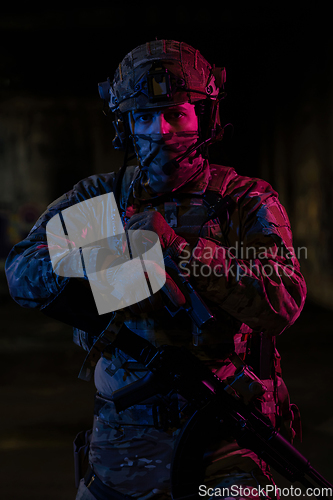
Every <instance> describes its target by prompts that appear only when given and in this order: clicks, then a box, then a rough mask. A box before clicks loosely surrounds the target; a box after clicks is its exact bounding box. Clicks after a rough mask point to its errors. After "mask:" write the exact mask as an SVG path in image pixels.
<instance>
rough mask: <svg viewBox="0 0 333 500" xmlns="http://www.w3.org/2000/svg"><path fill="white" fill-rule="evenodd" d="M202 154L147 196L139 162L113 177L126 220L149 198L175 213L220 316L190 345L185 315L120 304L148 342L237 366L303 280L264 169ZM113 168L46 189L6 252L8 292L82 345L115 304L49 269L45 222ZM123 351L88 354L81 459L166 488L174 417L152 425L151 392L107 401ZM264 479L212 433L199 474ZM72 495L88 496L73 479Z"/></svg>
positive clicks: (125, 364)
mask: <svg viewBox="0 0 333 500" xmlns="http://www.w3.org/2000/svg"><path fill="white" fill-rule="evenodd" d="M203 165H204V166H203V167H202V169H201V171H200V175H199V176H197V177H196V178H195V179H193V180H189V182H187V183H185V184H184V185H183V186H181V187H180V188H179V189H178V190H177V192H172V193H170V194H168V195H165V196H163V197H158V196H157V197H151V196H150V193H149V190H147V189H145V186H144V183H142V178H141V180H140V175H138V174H139V170H138V169H136V168H134V167H129V168H128V169H127V171H126V174H125V177H124V179H123V183H122V195H121V200H120V211H121V216H122V219H123V221H124V222H126V221H127V220H128V219H129V218H130V217H131V216H132V215H133V214H135V213H138V212H142V211H144V210H157V211H159V212H160V213H161V214H162V215H163V216H165V218H166V220H168V219H169V220H170V212H169V209H170V204H171V208H172V214H173V215H174V216H175V217H176V221H174V217H173V218H172V220H173V226H174V227H173V229H174V230H175V232H176V233H177V234H178V235H180V236H181V237H182V238H185V240H186V241H187V242H188V243H190V245H191V246H192V248H194V249H195V252H194V258H193V259H192V261H191V264H190V265H189V266H188V269H190V272H191V278H190V279H191V282H192V284H193V286H194V287H195V289H196V290H197V291H198V292H199V293H200V294H201V295H202V297H203V299H204V300H205V301H207V303H208V305H209V307H210V308H211V310H212V311H213V313H214V314H215V316H216V318H217V320H218V324H217V326H216V328H214V329H211V330H207V331H203V333H202V334H201V335H200V336H199V338H198V339H197V342H196V343H197V345H196V346H194V345H193V336H192V333H191V328H190V326H189V324H188V323H187V319H186V318H182V320H181V321H178V320H177V322H175V321H174V320H173V319H171V318H170V317H169V316H168V313H167V312H166V311H164V310H163V311H157V312H156V314H153V313H152V314H150V315H147V314H141V315H135V314H133V313H131V312H130V311H127V312H126V314H127V319H126V324H127V326H128V327H129V328H130V329H132V330H133V331H135V332H136V333H139V334H140V335H142V336H144V337H145V338H147V339H148V340H149V341H151V342H153V343H154V344H155V345H157V346H159V345H162V344H173V345H183V346H186V347H187V348H188V349H190V350H191V351H193V352H194V353H195V354H196V356H198V357H199V358H200V359H202V360H203V362H205V363H207V364H208V365H209V366H210V367H211V369H212V370H214V371H215V372H216V373H217V374H218V375H219V376H220V377H221V378H225V377H227V376H228V375H230V374H232V373H233V372H234V370H235V367H234V366H233V364H232V362H231V360H230V358H229V357H228V355H229V354H230V352H231V350H233V349H235V351H236V352H237V353H238V354H239V356H241V357H243V358H244V357H245V354H246V352H247V348H248V346H249V343H250V342H251V339H252V338H253V335H254V334H255V332H264V333H266V334H267V335H270V336H276V335H279V334H280V333H281V332H282V331H283V330H285V329H286V328H287V327H288V326H290V325H291V324H292V323H293V322H294V321H295V320H296V318H297V317H298V315H299V314H300V311H301V309H302V307H303V304H304V300H305V284H304V280H303V277H302V275H301V273H300V269H299V264H298V262H297V259H296V257H295V255H294V254H293V252H292V240H291V231H290V225H289V221H288V218H287V216H286V213H285V211H284V209H283V207H282V206H281V204H280V203H279V201H278V197H277V193H276V192H275V191H274V190H273V189H272V188H271V186H270V185H269V184H267V183H266V182H265V181H262V180H260V179H253V178H249V177H243V176H239V175H237V174H236V172H235V171H234V170H233V169H231V168H227V167H221V166H217V165H213V166H209V165H208V163H207V162H204V164H203ZM113 178H114V175H113V174H101V175H95V176H92V177H89V178H87V179H85V180H83V181H81V182H79V183H78V184H77V185H76V186H74V188H73V190H72V191H70V192H69V193H66V194H65V195H64V196H62V197H61V198H59V199H58V200H56V201H55V202H54V203H53V204H51V205H50V206H49V207H48V209H47V211H46V212H45V213H44V214H43V215H42V216H41V217H40V219H39V220H38V221H37V223H36V224H35V226H34V227H33V229H32V230H31V232H30V234H29V235H28V236H27V238H26V239H25V240H23V241H22V242H20V243H18V244H17V245H16V246H15V247H14V248H13V250H12V251H11V253H10V255H9V257H8V259H7V262H6V273H7V279H8V283H9V288H10V293H11V295H12V297H13V299H14V300H15V301H16V302H17V303H19V304H20V305H22V306H24V307H34V308H38V309H40V310H42V311H43V312H44V313H46V314H48V315H50V316H51V317H54V318H56V319H58V320H61V321H64V322H66V323H68V324H71V325H73V327H74V338H75V341H76V342H77V343H79V344H81V345H82V346H83V347H84V348H89V344H90V345H91V342H92V340H93V339H94V338H96V337H97V336H98V335H99V334H100V333H101V332H103V331H104V330H105V329H106V328H107V327H108V325H109V324H110V322H112V319H113V314H112V313H109V314H104V315H102V316H98V314H97V312H96V307H95V304H94V301H93V299H92V296H91V292H90V290H89V287H87V286H86V282H85V280H83V279H77V278H63V277H59V276H57V275H55V274H54V273H53V270H52V265H51V262H50V258H49V253H48V247H47V242H46V234H45V227H46V224H47V222H48V220H50V218H51V217H53V216H54V215H55V214H56V213H58V212H59V211H61V210H63V209H65V208H67V207H69V206H71V205H74V204H76V203H79V202H81V201H83V200H85V199H88V198H92V197H94V196H98V195H100V194H105V193H108V192H111V191H112V189H113V187H112V186H113ZM138 179H139V180H138ZM212 183H213V184H214V185H215V186H218V191H219V193H220V194H221V196H222V197H224V198H226V199H228V200H230V204H229V205H228V210H226V211H225V214H224V217H220V220H217V219H213V220H209V221H208V222H206V223H205V220H206V219H207V207H206V206H205V204H204V203H203V195H204V193H205V192H206V191H207V189H209V187H210V185H211V184H212ZM96 223H98V221H96ZM201 226H202V230H201V233H200V237H199V238H198V234H199V230H200V227H201ZM97 246H98V245H97ZM246 249H251V252H252V253H251V255H246ZM209 271H210V272H209ZM253 332H254V334H253ZM276 359H277V357H276V358H275V360H276ZM119 360H120V362H119ZM130 363H131V360H129V359H128V357H126V356H124V355H123V354H122V353H119V356H118V357H116V358H115V357H113V358H112V359H110V358H108V357H104V356H102V357H101V359H100V361H99V362H98V364H97V367H96V370H95V384H96V387H97V390H98V394H99V396H98V397H99V398H100V399H99V404H98V406H97V409H96V411H95V413H96V414H95V416H94V423H93V432H92V438H91V446H90V456H89V457H90V463H91V464H92V466H93V468H94V470H95V471H96V473H97V475H98V476H99V477H100V479H102V481H103V482H104V483H105V484H108V485H110V486H112V487H113V488H115V489H116V490H117V491H119V492H122V493H124V494H128V495H132V496H133V498H138V499H140V500H143V499H148V498H154V499H164V498H170V478H169V473H170V462H171V455H172V450H173V447H174V443H175V439H176V437H177V435H178V433H179V429H176V428H169V429H167V430H162V429H156V428H155V426H154V416H153V405H151V404H144V405H137V406H135V407H132V408H129V409H128V410H125V411H124V412H122V413H121V414H117V413H116V411H115V409H114V406H113V403H112V402H110V401H108V397H110V395H111V394H112V392H113V391H114V390H116V389H117V388H119V387H122V386H124V385H126V384H128V383H130V382H132V381H133V380H137V379H138V378H139V377H141V376H142V375H143V372H142V371H140V370H137V369H136V368H135V366H134V368H133V367H132V368H130ZM272 374H273V370H272ZM273 378H274V377H273V375H272V381H271V382H272V384H271V390H270V391H268V392H267V393H266V395H265V396H264V398H263V403H262V405H263V410H264V412H265V413H266V414H268V415H270V416H271V417H272V419H274V414H275V412H276V405H275V403H276V398H275V396H276V384H275V381H274V380H273ZM270 481H271V477H270V474H269V471H268V469H267V467H266V465H265V464H264V463H262V461H261V460H259V459H258V458H257V457H256V456H255V455H254V454H253V453H251V452H250V451H249V450H242V449H239V447H238V446H237V444H236V443H235V442H234V441H233V440H232V438H230V437H229V436H221V442H220V451H219V459H218V460H217V461H215V462H212V463H211V465H210V466H209V467H208V468H207V470H206V481H205V484H206V485H207V486H213V487H218V486H219V485H225V486H226V485H230V484H231V483H232V484H242V485H251V486H253V487H255V486H257V485H258V484H261V485H263V484H265V483H268V482H270ZM77 498H78V499H89V498H92V496H91V494H90V492H89V490H87V488H86V487H85V486H84V484H83V482H81V485H80V488H79V491H78V496H77ZM214 498H216V497H214ZM247 498H248V497H247Z"/></svg>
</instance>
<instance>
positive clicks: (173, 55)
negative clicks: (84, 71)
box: [109, 40, 225, 113]
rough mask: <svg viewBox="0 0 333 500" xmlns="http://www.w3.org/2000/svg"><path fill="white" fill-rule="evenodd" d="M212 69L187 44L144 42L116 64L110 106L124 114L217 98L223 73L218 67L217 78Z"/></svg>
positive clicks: (169, 41) (222, 81) (223, 76)
mask: <svg viewBox="0 0 333 500" xmlns="http://www.w3.org/2000/svg"><path fill="white" fill-rule="evenodd" d="M214 69H215V68H213V67H212V66H211V65H210V64H209V63H208V62H207V60H206V59H205V58H204V57H203V56H202V55H201V54H200V52H199V51H198V50H196V49H194V48H193V47H191V46H190V45H188V44H187V43H184V42H176V41H173V40H155V41H152V42H148V43H145V44H143V45H140V46H138V47H136V48H135V49H134V50H132V51H131V52H129V53H128V54H127V55H126V56H125V57H124V59H123V60H122V62H121V63H120V64H119V66H118V68H117V70H116V72H115V75H114V79H113V82H112V84H111V87H110V89H109V94H110V99H109V106H110V108H111V110H113V111H116V110H119V111H120V112H121V113H124V112H127V111H130V110H134V109H143V108H157V107H165V106H173V105H176V104H183V103H186V102H189V103H191V104H192V103H195V102H196V101H199V100H203V99H205V98H209V99H216V98H217V96H218V94H219V90H220V87H221V85H222V84H223V83H224V81H225V71H224V68H223V69H222V70H221V68H219V69H218V72H219V75H218V72H216V71H214ZM216 69H217V68H216ZM218 80H220V81H218Z"/></svg>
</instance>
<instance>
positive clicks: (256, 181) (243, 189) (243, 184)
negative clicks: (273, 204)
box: [208, 164, 278, 200]
mask: <svg viewBox="0 0 333 500" xmlns="http://www.w3.org/2000/svg"><path fill="white" fill-rule="evenodd" d="M210 171H211V180H210V182H209V186H208V189H211V190H213V191H216V192H219V194H221V195H222V196H226V195H229V196H232V197H233V198H237V199H238V200H239V199H240V198H242V197H244V196H247V197H251V196H256V195H259V196H261V195H265V197H266V196H276V197H277V196H278V194H277V192H276V191H275V190H274V189H273V188H272V186H271V185H270V184H269V183H268V182H267V181H265V180H264V179H260V178H257V177H250V176H246V175H240V174H238V173H237V172H236V170H235V169H234V168H232V167H227V166H224V165H216V164H214V165H210Z"/></svg>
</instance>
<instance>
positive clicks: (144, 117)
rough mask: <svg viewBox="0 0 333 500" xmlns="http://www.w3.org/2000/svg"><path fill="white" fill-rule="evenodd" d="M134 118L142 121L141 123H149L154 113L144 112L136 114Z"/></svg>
mask: <svg viewBox="0 0 333 500" xmlns="http://www.w3.org/2000/svg"><path fill="white" fill-rule="evenodd" d="M134 120H135V121H136V122H141V123H147V122H150V121H151V120H152V114H151V113H144V114H142V115H135V116H134Z"/></svg>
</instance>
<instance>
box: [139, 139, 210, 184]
mask: <svg viewBox="0 0 333 500" xmlns="http://www.w3.org/2000/svg"><path fill="white" fill-rule="evenodd" d="M198 137H199V136H198V133H197V132H172V133H168V134H149V135H148V134H147V135H146V134H134V135H132V139H133V143H134V147H135V150H136V154H137V157H138V159H139V160H140V168H141V184H142V185H143V186H144V187H145V188H146V189H147V188H151V189H152V190H153V191H154V192H155V193H164V192H170V191H174V190H176V189H178V188H179V187H181V186H183V185H184V184H186V183H187V182H188V181H189V180H190V179H192V178H193V177H194V176H196V175H197V174H198V172H199V171H201V170H202V165H203V163H204V162H203V158H202V156H201V155H200V154H199V153H198V151H197V150H195V151H193V153H191V154H190V155H189V156H187V157H186V158H185V159H184V160H182V161H179V163H178V165H177V162H176V164H174V163H172V160H175V159H177V158H179V157H180V156H182V155H184V154H185V152H186V151H187V150H188V148H189V147H190V146H193V145H194V144H195V143H196V142H197V140H198Z"/></svg>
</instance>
